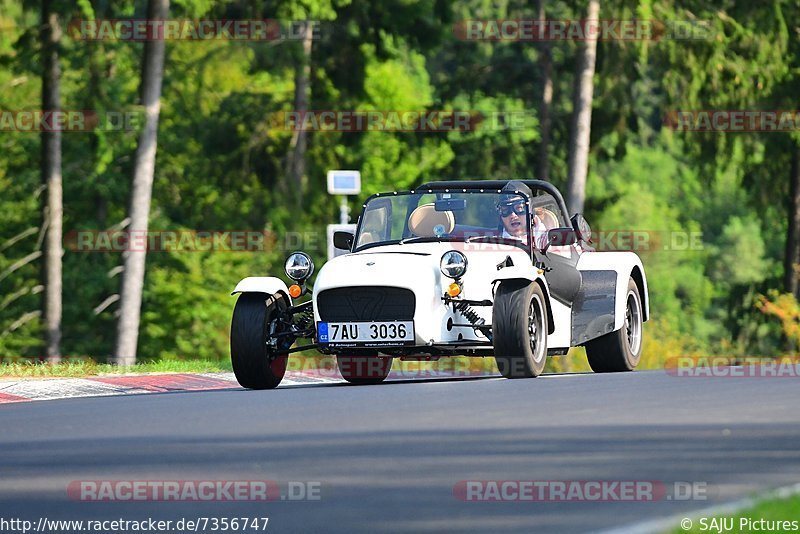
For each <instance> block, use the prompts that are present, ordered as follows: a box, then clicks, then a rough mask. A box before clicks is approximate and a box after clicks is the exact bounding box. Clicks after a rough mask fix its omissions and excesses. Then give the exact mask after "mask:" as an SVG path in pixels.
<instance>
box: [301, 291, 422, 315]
mask: <svg viewBox="0 0 800 534" xmlns="http://www.w3.org/2000/svg"><path fill="white" fill-rule="evenodd" d="M415 305H416V299H415V298H414V293H413V292H412V291H411V290H409V289H403V288H399V287H380V286H357V287H337V288H335V289H327V290H325V291H321V292H320V293H319V294H318V295H317V309H318V310H319V315H320V317H321V319H322V320H323V321H327V322H332V321H341V322H345V321H411V320H413V319H414V307H415Z"/></svg>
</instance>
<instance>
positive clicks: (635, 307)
mask: <svg viewBox="0 0 800 534" xmlns="http://www.w3.org/2000/svg"><path fill="white" fill-rule="evenodd" d="M642 323H643V313H642V299H641V297H640V296H639V288H638V287H637V286H636V282H635V281H634V280H633V278H630V279H629V280H628V292H627V294H626V296H625V320H624V322H623V324H622V328H620V329H619V330H616V331H614V332H611V333H610V334H606V335H604V336H602V337H599V338H597V339H594V340H592V341H589V342H588V343H586V357H587V358H588V359H589V366H590V367H591V368H592V371H594V372H595V373H615V372H620V371H633V369H634V368H635V367H636V366H637V365H638V364H639V360H640V358H641V356H642Z"/></svg>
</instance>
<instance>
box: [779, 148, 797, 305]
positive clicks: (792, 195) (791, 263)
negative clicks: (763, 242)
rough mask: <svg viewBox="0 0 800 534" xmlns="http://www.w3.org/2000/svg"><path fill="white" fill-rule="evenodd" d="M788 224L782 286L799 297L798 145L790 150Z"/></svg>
mask: <svg viewBox="0 0 800 534" xmlns="http://www.w3.org/2000/svg"><path fill="white" fill-rule="evenodd" d="M788 222H789V225H788V228H787V231H786V253H785V255H784V260H783V287H784V290H785V291H786V292H787V293H791V294H793V295H794V296H795V298H798V299H800V287H798V285H799V284H798V274H799V273H798V270H797V269H798V264H800V147H794V148H793V152H792V167H791V170H790V171H789V221H788Z"/></svg>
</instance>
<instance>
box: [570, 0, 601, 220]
mask: <svg viewBox="0 0 800 534" xmlns="http://www.w3.org/2000/svg"><path fill="white" fill-rule="evenodd" d="M599 14H600V2H599V1H598V0H590V1H589V12H588V13H587V15H586V19H587V20H594V21H597V20H598V18H599ZM596 55H597V38H596V36H595V37H594V38H591V39H586V44H585V46H584V48H583V54H582V55H581V57H580V61H579V62H578V73H577V76H576V77H575V109H574V110H573V115H572V138H571V139H570V143H569V177H568V183H567V207H568V208H569V209H570V210H571V211H572V213H581V212H582V211H583V202H584V199H585V197H586V174H587V172H588V167H589V134H590V133H591V126H592V93H593V91H594V85H593V83H592V82H593V78H594V63H595V57H596Z"/></svg>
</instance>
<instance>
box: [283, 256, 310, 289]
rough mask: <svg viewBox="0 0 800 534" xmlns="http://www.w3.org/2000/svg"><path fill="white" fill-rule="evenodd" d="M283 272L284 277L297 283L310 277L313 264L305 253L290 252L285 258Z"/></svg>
mask: <svg viewBox="0 0 800 534" xmlns="http://www.w3.org/2000/svg"><path fill="white" fill-rule="evenodd" d="M284 270H285V271H286V276H288V277H289V278H291V279H292V280H294V281H296V282H299V281H301V280H305V279H306V278H308V277H309V276H311V273H313V272H314V262H313V261H311V258H310V257H309V255H308V254H306V253H305V252H292V253H291V254H289V257H288V258H286V264H285V265H284Z"/></svg>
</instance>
